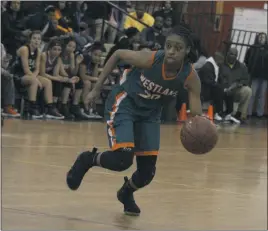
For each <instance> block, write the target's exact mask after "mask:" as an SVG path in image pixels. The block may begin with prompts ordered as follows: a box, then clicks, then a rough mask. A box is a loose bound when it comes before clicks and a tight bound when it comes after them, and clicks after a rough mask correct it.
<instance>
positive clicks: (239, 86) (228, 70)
mask: <svg viewBox="0 0 268 231" xmlns="http://www.w3.org/2000/svg"><path fill="white" fill-rule="evenodd" d="M237 55H238V51H237V49H236V48H230V49H229V50H228V52H227V56H226V59H225V62H224V64H223V65H222V67H221V68H220V75H219V78H220V79H219V80H220V82H221V83H222V87H223V89H224V92H225V94H227V95H229V96H232V97H233V99H234V101H235V102H238V103H239V105H238V109H237V112H236V114H235V116H234V117H235V118H236V119H238V120H240V121H241V122H245V120H246V119H247V110H248V105H249V101H250V97H251V94H252V91H251V88H250V87H249V80H250V77H249V73H248V70H247V67H246V66H245V65H244V64H243V63H241V62H239V61H238V60H237Z"/></svg>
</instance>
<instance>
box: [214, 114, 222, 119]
mask: <svg viewBox="0 0 268 231" xmlns="http://www.w3.org/2000/svg"><path fill="white" fill-rule="evenodd" d="M214 120H216V121H222V117H221V116H220V115H219V114H218V113H215V115H214Z"/></svg>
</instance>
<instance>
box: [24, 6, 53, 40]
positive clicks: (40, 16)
mask: <svg viewBox="0 0 268 231" xmlns="http://www.w3.org/2000/svg"><path fill="white" fill-rule="evenodd" d="M55 10H56V8H55V7H54V6H51V5H49V6H47V7H46V8H45V9H44V10H43V11H40V12H36V13H35V14H34V15H33V16H31V17H30V18H29V19H28V20H27V22H26V28H29V29H31V30H40V31H42V35H43V34H45V33H46V31H47V30H48V28H49V25H50V23H51V21H52V20H53V19H55Z"/></svg>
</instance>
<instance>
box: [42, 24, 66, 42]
mask: <svg viewBox="0 0 268 231" xmlns="http://www.w3.org/2000/svg"><path fill="white" fill-rule="evenodd" d="M58 25H59V23H58V20H57V19H52V20H51V21H50V22H49V27H48V28H47V30H46V31H45V32H44V34H43V41H44V42H46V43H48V42H50V41H51V40H54V39H56V40H58V39H59V37H60V36H63V35H65V33H64V32H63V31H62V30H60V29H58V28H57V27H58Z"/></svg>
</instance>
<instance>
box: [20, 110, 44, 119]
mask: <svg viewBox="0 0 268 231" xmlns="http://www.w3.org/2000/svg"><path fill="white" fill-rule="evenodd" d="M26 114H28V113H27V112H26V113H25V115H26ZM29 115H30V117H31V118H32V119H42V118H43V117H44V116H43V115H42V114H40V112H39V111H38V110H37V109H31V110H30V111H29Z"/></svg>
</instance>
